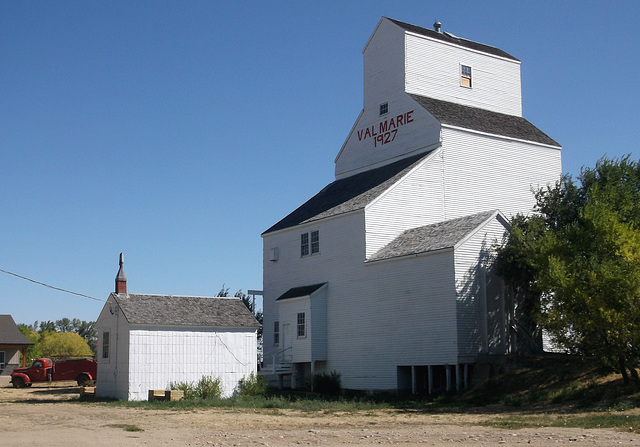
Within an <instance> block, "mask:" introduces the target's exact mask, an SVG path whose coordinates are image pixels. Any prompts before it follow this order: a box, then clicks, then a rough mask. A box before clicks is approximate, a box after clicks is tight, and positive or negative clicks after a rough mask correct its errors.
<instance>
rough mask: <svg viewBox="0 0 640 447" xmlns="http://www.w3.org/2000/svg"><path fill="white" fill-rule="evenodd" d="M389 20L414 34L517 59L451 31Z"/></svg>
mask: <svg viewBox="0 0 640 447" xmlns="http://www.w3.org/2000/svg"><path fill="white" fill-rule="evenodd" d="M386 18H387V19H388V20H390V21H391V22H393V23H395V24H396V25H398V26H399V27H401V28H403V29H405V30H406V31H410V32H412V33H415V34H420V35H422V36H427V37H431V38H433V39H438V40H442V41H444V42H448V43H452V44H455V45H459V46H461V47H465V48H470V49H472V50H476V51H481V52H483V53H487V54H493V55H494V56H500V57H504V58H507V59H511V60H514V61H518V62H519V60H518V59H516V58H515V57H513V56H511V55H510V54H509V53H507V52H505V51H502V50H501V49H499V48H496V47H492V46H491V45H485V44H483V43H479V42H474V41H472V40H467V39H463V38H462V37H457V36H454V35H453V34H451V33H447V32H441V33H439V32H437V31H435V30H432V29H429V28H423V27H421V26H417V25H411V24H410V23H405V22H401V21H400V20H395V19H390V18H388V17H386Z"/></svg>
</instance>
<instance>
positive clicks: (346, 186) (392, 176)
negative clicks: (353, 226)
mask: <svg viewBox="0 0 640 447" xmlns="http://www.w3.org/2000/svg"><path fill="white" fill-rule="evenodd" d="M425 156H426V154H424V153H422V154H419V155H414V156H412V157H408V158H404V159H402V160H399V161H396V162H394V163H390V164H388V165H385V166H382V167H380V168H376V169H371V170H369V171H366V172H362V173H360V174H355V175H352V176H350V177H346V178H343V179H340V180H336V181H334V182H332V183H329V184H328V185H327V186H325V187H324V188H323V189H322V190H321V191H320V192H319V193H317V194H316V195H315V196H313V197H312V198H311V199H309V200H307V201H306V202H305V203H304V204H302V205H301V206H300V207H298V208H297V209H296V210H295V211H293V212H292V213H290V214H289V215H288V216H286V217H285V218H284V219H282V220H280V221H279V222H278V223H276V224H275V225H273V226H272V227H271V228H269V229H268V230H267V231H265V232H264V233H263V234H267V233H271V232H274V231H277V230H282V229H284V228H289V227H293V226H295V225H300V224H303V223H308V222H313V221H316V220H319V219H323V218H325V217H331V216H336V215H339V214H344V213H348V212H350V211H355V210H359V209H363V208H364V207H365V206H367V205H368V204H369V203H370V202H371V201H373V200H374V199H375V198H376V197H378V196H379V195H380V194H382V193H383V192H384V191H386V190H387V189H388V188H389V187H390V186H391V185H393V184H394V183H395V182H396V181H398V180H399V179H400V178H401V177H402V176H403V175H405V174H406V173H407V172H409V171H410V170H411V168H413V167H414V166H415V165H416V164H417V163H418V162H419V161H420V160H421V159H422V158H423V157H425Z"/></svg>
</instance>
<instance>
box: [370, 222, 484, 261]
mask: <svg viewBox="0 0 640 447" xmlns="http://www.w3.org/2000/svg"><path fill="white" fill-rule="evenodd" d="M494 213H495V211H485V212H482V213H478V214H474V215H471V216H465V217H461V218H459V219H453V220H448V221H445V222H439V223H436V224H433V225H426V226H424V227H418V228H412V229H410V230H406V231H404V232H403V233H401V234H400V235H399V236H398V237H396V238H395V239H394V240H392V241H391V242H390V243H389V244H387V245H386V246H384V247H382V248H381V249H380V250H378V251H377V252H376V253H375V254H373V256H371V257H370V258H369V259H368V261H369V262H371V261H380V260H382V259H390V258H399V257H402V256H411V255H417V254H421V253H428V252H430V251H436V250H442V249H444V248H452V247H454V246H455V245H456V244H457V243H458V242H460V241H461V240H463V239H464V238H465V237H466V236H467V235H469V234H470V233H471V232H473V231H474V230H475V229H476V228H477V227H478V226H479V225H481V224H483V223H484V222H485V221H486V220H487V219H489V218H490V217H491V216H492V215H493V214H494Z"/></svg>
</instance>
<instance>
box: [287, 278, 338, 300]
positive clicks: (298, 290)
mask: <svg viewBox="0 0 640 447" xmlns="http://www.w3.org/2000/svg"><path fill="white" fill-rule="evenodd" d="M325 284H326V282H323V283H320V284H313V285H311V286H302V287H294V288H292V289H289V290H287V291H286V292H285V293H283V294H282V295H280V296H279V297H278V298H277V299H276V301H281V300H286V299H289V298H297V297H299V296H307V295H311V294H312V293H313V292H315V291H316V290H318V289H319V288H320V287H322V286H324V285H325Z"/></svg>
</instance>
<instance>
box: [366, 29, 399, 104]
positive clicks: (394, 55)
mask: <svg viewBox="0 0 640 447" xmlns="http://www.w3.org/2000/svg"><path fill="white" fill-rule="evenodd" d="M362 53H363V71H364V109H365V110H368V109H374V108H375V109H377V108H378V106H379V104H380V103H381V102H384V101H387V100H389V99H390V98H392V97H394V96H397V95H398V93H400V92H402V91H404V67H405V65H404V31H403V30H402V29H401V28H400V27H399V26H397V25H395V24H393V23H391V22H389V21H388V20H386V19H382V20H380V22H379V24H378V26H377V28H376V29H375V30H374V32H373V34H372V35H371V37H370V39H369V42H368V43H367V45H366V46H365V48H364V49H363V52H362Z"/></svg>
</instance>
